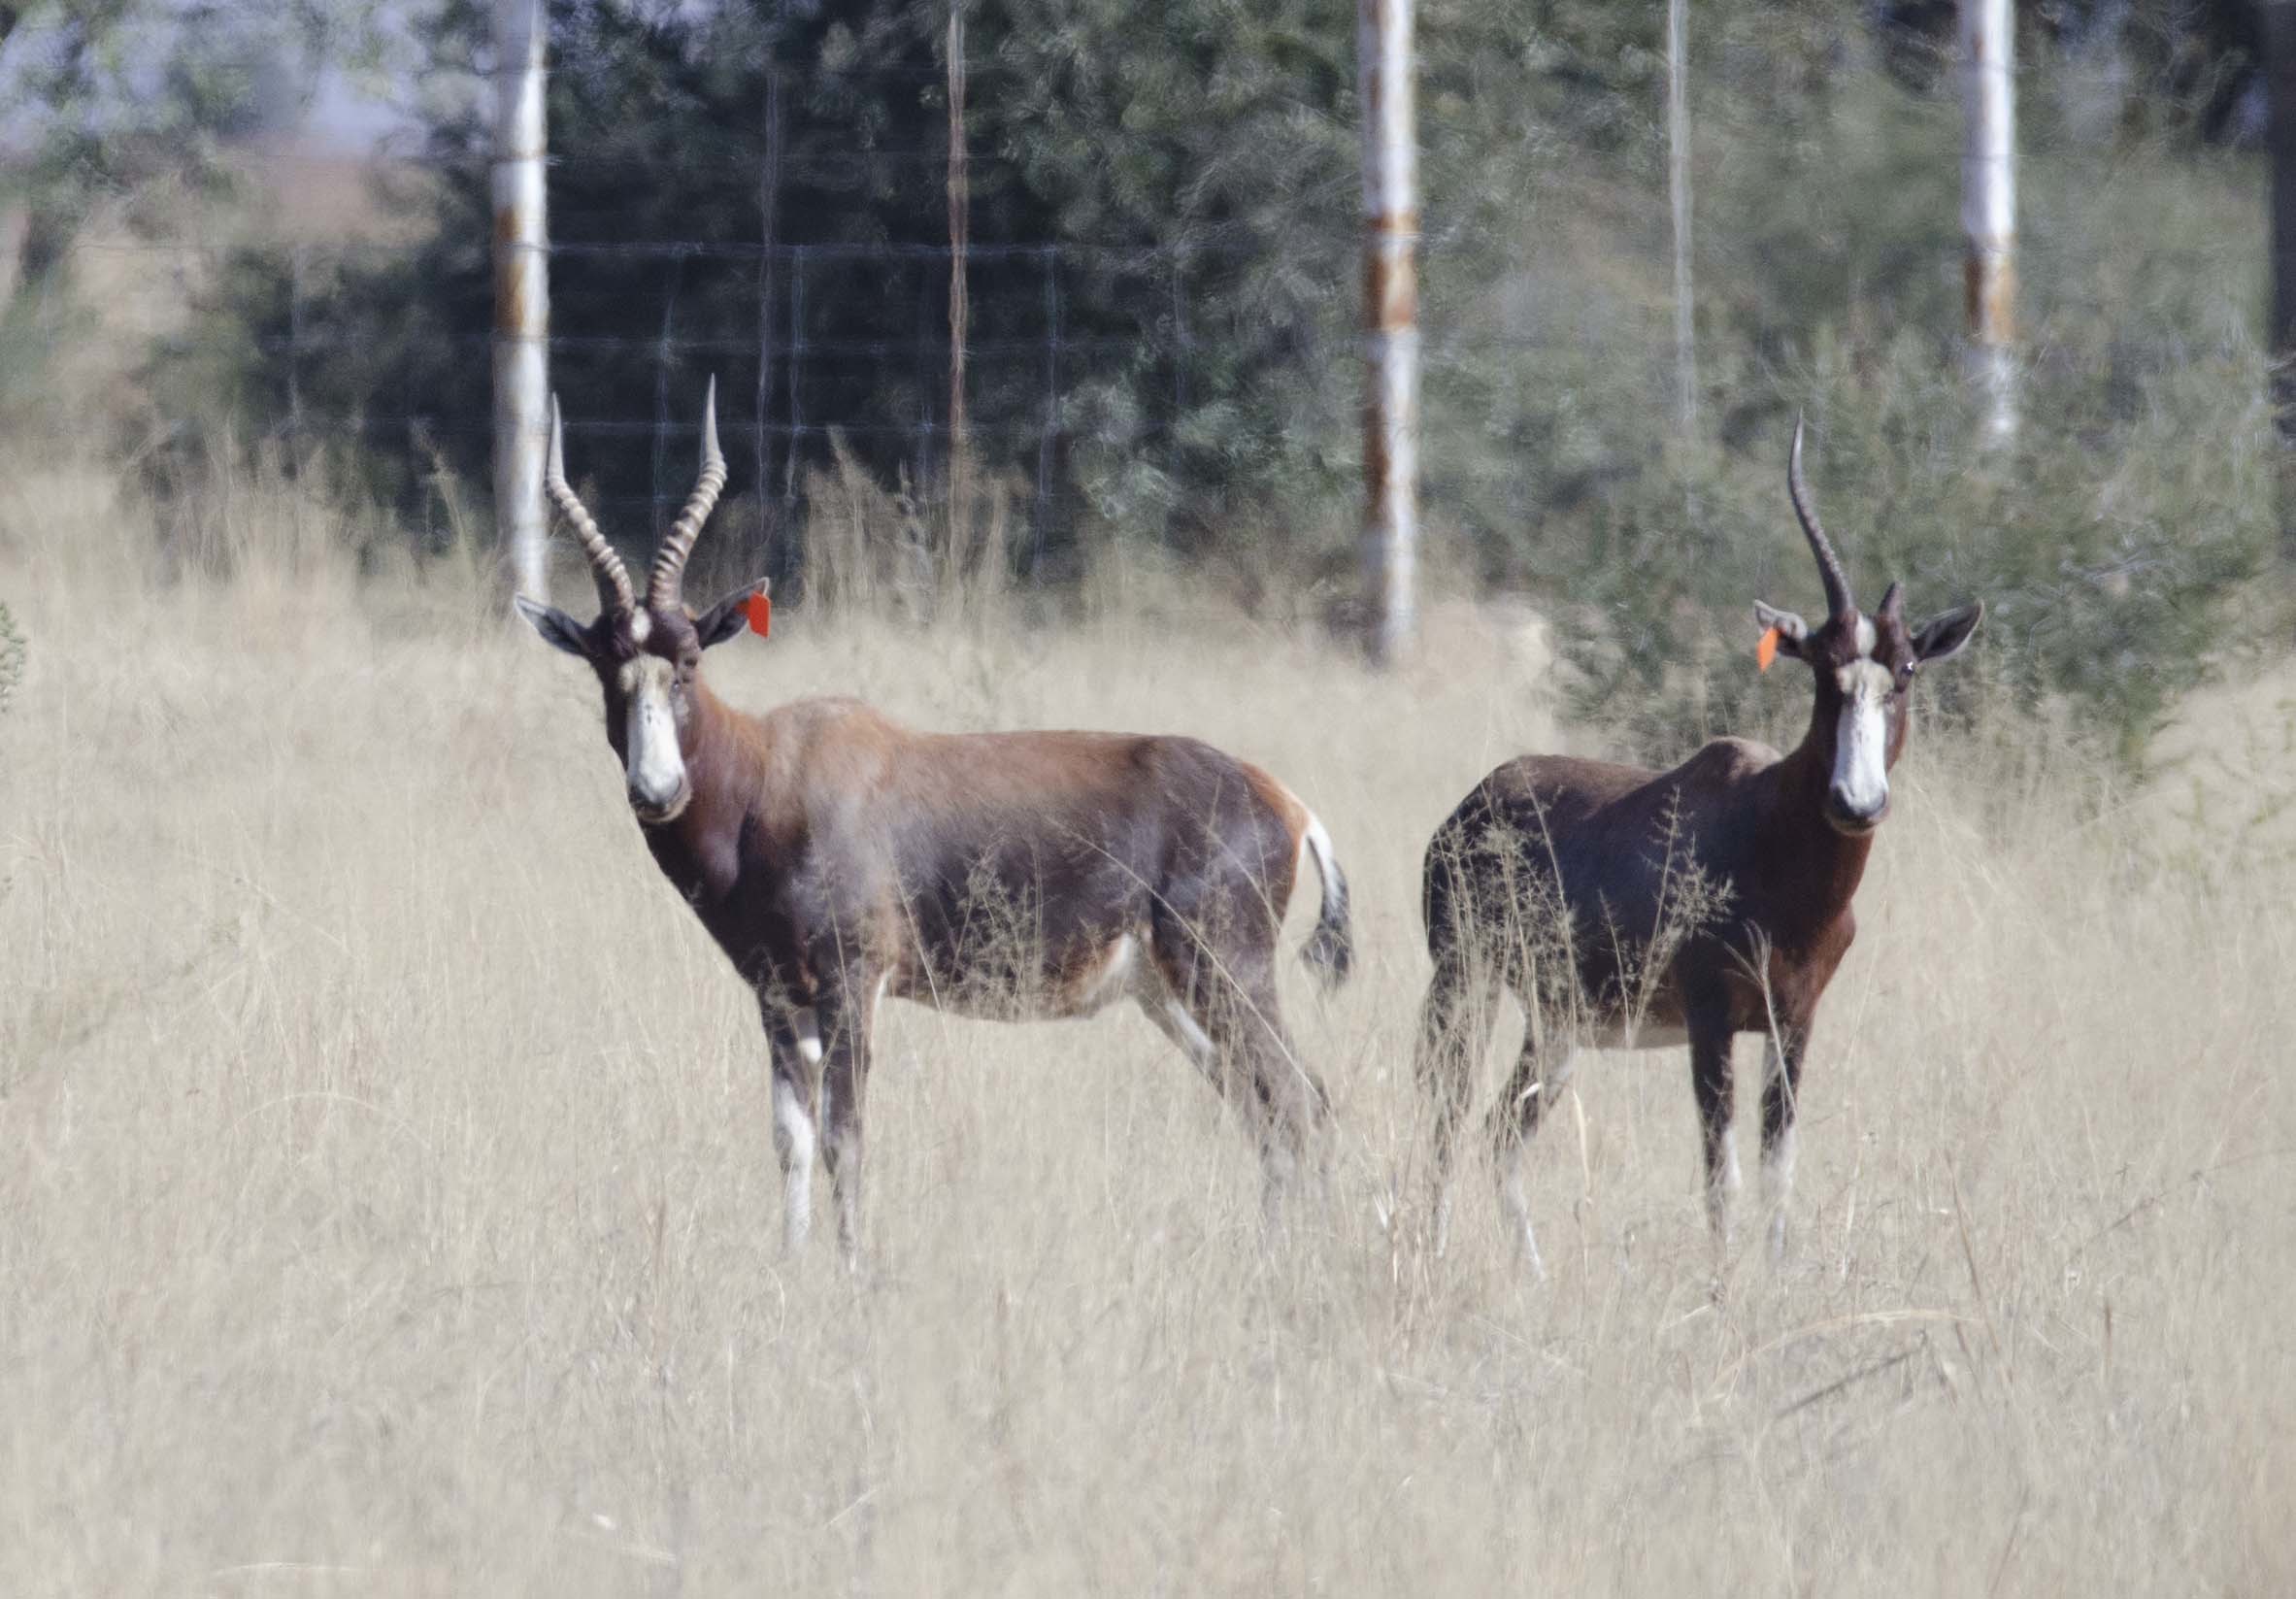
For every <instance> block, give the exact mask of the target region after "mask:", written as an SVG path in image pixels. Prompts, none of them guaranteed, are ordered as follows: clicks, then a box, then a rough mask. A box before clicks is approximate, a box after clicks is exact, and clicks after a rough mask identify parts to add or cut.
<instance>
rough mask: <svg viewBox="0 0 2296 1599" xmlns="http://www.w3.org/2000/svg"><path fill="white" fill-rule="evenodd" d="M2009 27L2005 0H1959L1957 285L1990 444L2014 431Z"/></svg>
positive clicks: (2012, 48) (2012, 38)
mask: <svg viewBox="0 0 2296 1599" xmlns="http://www.w3.org/2000/svg"><path fill="white" fill-rule="evenodd" d="M2015 56H2016V31H2015V19H2014V17H2013V14H2012V11H2011V8H2010V0H1961V73H1962V81H1961V82H1962V108H1963V138H1962V144H1961V231H1962V232H1963V233H1964V234H1965V235H1966V236H1967V238H1968V255H1967V257H1966V260H1965V263H1964V265H1963V268H1962V284H1963V288H1964V290H1965V294H1966V301H1967V309H1968V314H1969V360H1970V368H1971V371H1972V373H1973V374H1974V375H1975V376H1976V377H1977V379H1978V381H1979V383H1980V384H1981V385H1982V386H1983V388H1984V391H1985V401H1986V408H1987V409H1986V418H1985V433H1986V435H1987V438H1988V439H1989V440H1990V441H1992V442H1996V443H1998V442H2000V441H2003V440H2006V439H2008V438H2010V437H2011V436H2012V435H2013V434H2014V433H2015V432H2016V430H2017V403H2016V402H2017V396H2016V355H2015V351H2014V349H2013V346H2014V342H2015V339H2016V309H2017V149H2016V87H2015V76H2014V74H2015Z"/></svg>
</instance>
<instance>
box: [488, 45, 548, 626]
mask: <svg viewBox="0 0 2296 1599" xmlns="http://www.w3.org/2000/svg"><path fill="white" fill-rule="evenodd" d="M543 5H544V0H494V51H495V66H494V108H495V109H494V520H495V527H496V530H497V533H498V535H499V537H500V540H501V544H502V551H503V557H504V559H505V561H506V562H507V563H508V567H509V572H510V577H511V582H512V584H513V586H514V588H515V589H516V592H518V593H520V594H524V595H526V596H528V597H529V598H532V599H538V600H547V599H548V598H549V573H548V568H547V564H546V562H545V560H544V550H545V541H546V540H547V539H548V538H549V516H548V513H547V512H546V511H545V510H544V506H543V497H542V460H543V451H544V450H545V448H546V447H547V446H548V444H549V331H550V285H549V231H548V229H547V227H546V225H545V221H544V187H543V161H544V157H545V156H546V154H547V153H548V144H547V138H546V133H545V127H544V117H543V50H544V46H545V44H546V43H547V38H546V35H547V32H548V25H547V23H546V21H545V17H544V12H543Z"/></svg>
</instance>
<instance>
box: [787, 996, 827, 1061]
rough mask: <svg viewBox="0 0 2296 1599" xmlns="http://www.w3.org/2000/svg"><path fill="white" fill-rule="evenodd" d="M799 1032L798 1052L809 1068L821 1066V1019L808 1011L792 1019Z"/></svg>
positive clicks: (792, 1023)
mask: <svg viewBox="0 0 2296 1599" xmlns="http://www.w3.org/2000/svg"><path fill="white" fill-rule="evenodd" d="M790 1023H791V1025H792V1026H793V1027H794V1028H795V1030H796V1032H797V1052H798V1053H799V1054H800V1055H802V1056H804V1057H805V1063H806V1064H807V1065H808V1066H818V1065H820V1064H821V1018H820V1017H819V1016H815V1015H814V1013H813V1012H812V1011H811V1010H810V1009H808V1010H803V1011H800V1012H798V1013H797V1015H796V1016H792V1017H791V1018H790Z"/></svg>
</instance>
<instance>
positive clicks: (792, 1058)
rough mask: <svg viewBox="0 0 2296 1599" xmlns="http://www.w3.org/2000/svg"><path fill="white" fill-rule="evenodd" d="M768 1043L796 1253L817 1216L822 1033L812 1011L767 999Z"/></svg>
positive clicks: (786, 1229)
mask: <svg viewBox="0 0 2296 1599" xmlns="http://www.w3.org/2000/svg"><path fill="white" fill-rule="evenodd" d="M763 1010H764V1012H765V1038H766V1046H767V1049H769V1051H770V1052H771V1054H772V1062H773V1080H774V1081H773V1095H774V1153H775V1155H776V1156H778V1157H779V1158H780V1160H781V1163H782V1249H784V1250H786V1251H787V1252H789V1253H791V1254H794V1253H796V1252H797V1250H798V1249H800V1248H802V1247H803V1246H804V1244H805V1239H806V1234H807V1233H808V1232H809V1231H811V1230H812V1227H813V1220H814V1151H815V1149H816V1147H817V1146H818V1145H819V1142H820V1140H819V1137H818V1135H817V1134H816V1132H815V1126H814V1083H815V1079H816V1078H817V1077H818V1075H819V1071H820V1064H821V1035H820V1031H819V1029H818V1028H817V1027H815V1022H814V1014H813V1012H811V1011H804V1010H800V1011H791V1010H790V1009H788V1008H787V1007H786V1006H783V1005H780V1004H776V1003H774V1002H772V1001H767V1002H766V1003H765V1004H764V1006H763Z"/></svg>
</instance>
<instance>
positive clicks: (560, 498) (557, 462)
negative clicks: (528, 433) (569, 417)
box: [542, 394, 638, 613]
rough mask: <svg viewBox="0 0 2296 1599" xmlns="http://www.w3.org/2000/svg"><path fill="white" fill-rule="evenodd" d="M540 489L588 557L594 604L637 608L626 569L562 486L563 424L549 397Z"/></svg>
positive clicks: (613, 608) (555, 401)
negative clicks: (546, 457)
mask: <svg viewBox="0 0 2296 1599" xmlns="http://www.w3.org/2000/svg"><path fill="white" fill-rule="evenodd" d="M542 485H543V487H544V489H546V490H547V491H548V492H549V496H550V503H551V504H552V505H554V506H556V507H557V508H558V515H559V516H563V517H565V518H566V525H567V526H569V527H571V528H573V529H574V538H575V542H576V543H578V544H580V545H581V546H582V553H583V554H584V555H586V556H587V557H589V562H590V576H591V577H593V578H595V579H596V580H597V583H598V603H599V604H600V605H602V606H604V607H605V608H606V609H607V610H609V611H618V612H623V613H627V612H630V611H634V610H636V609H637V606H638V599H637V595H635V594H634V593H632V592H631V590H630V569H629V568H628V567H626V566H624V565H622V558H621V557H620V556H619V555H617V554H616V553H615V552H614V546H612V545H610V544H608V543H607V542H606V535H605V534H603V533H601V532H599V531H598V524H597V523H596V522H594V521H592V520H591V519H590V514H589V512H588V511H587V510H586V509H584V507H583V505H582V500H581V499H580V498H579V497H578V496H577V495H576V494H575V492H574V490H573V489H572V488H570V487H568V486H567V483H566V424H565V421H564V420H563V419H562V418H561V417H560V416H559V415H558V397H557V396H556V395H555V394H553V395H551V396H550V460H549V467H548V468H546V469H545V470H544V472H543V475H542Z"/></svg>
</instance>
